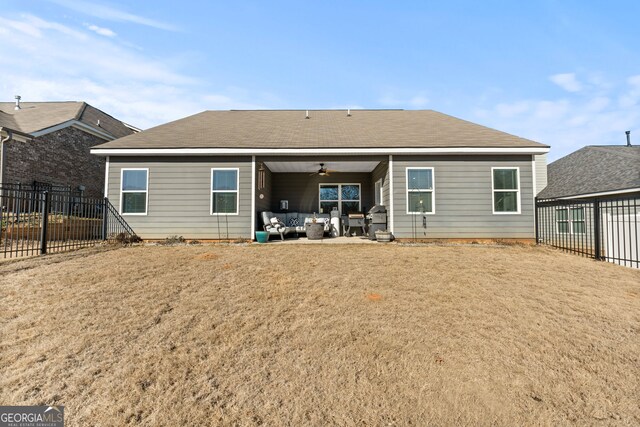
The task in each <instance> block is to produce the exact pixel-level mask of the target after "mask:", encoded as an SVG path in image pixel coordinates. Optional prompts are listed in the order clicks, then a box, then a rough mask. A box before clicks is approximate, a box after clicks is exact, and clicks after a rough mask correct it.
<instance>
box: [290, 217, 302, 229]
mask: <svg viewBox="0 0 640 427" xmlns="http://www.w3.org/2000/svg"><path fill="white" fill-rule="evenodd" d="M299 223H300V221H298V217H297V216H295V217H291V218H289V222H288V224H289V227H297V226H298V224H299Z"/></svg>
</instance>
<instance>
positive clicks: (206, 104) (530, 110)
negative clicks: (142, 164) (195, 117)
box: [0, 0, 640, 160]
mask: <svg viewBox="0 0 640 427" xmlns="http://www.w3.org/2000/svg"><path fill="white" fill-rule="evenodd" d="M639 16H640V2H636V1H615V0H614V1H609V2H600V1H534V0H532V1H529V2H515V1H513V2H509V1H483V2H478V1H447V2H434V1H415V2H411V1H404V2H402V1H398V2H396V1H321V2H320V1H318V2H308V1H307V2H301V1H295V2H293V1H292V2H289V1H271V2H266V1H253V2H245V1H235V2H188V1H183V2H179V3H177V2H167V1H159V0H156V1H137V2H118V1H102V0H96V1H92V2H86V1H79V0H39V1H30V0H22V1H4V0H0V37H1V39H2V43H0V57H1V58H3V63H2V65H0V99H2V100H8V101H11V100H13V96H14V95H16V94H20V95H22V97H23V100H25V101H57V100H84V101H87V102H89V103H91V104H92V105H94V106H96V107H98V108H101V109H103V110H104V111H106V112H108V113H110V114H112V115H113V116H115V117H118V118H120V119H122V120H125V121H127V122H129V123H131V124H133V125H136V126H139V127H142V128H147V127H151V126H154V125H157V124H161V123H164V122H167V121H170V120H175V119H178V118H181V117H184V116H187V115H190V114H194V113H196V112H199V111H202V110H206V109H210V110H215V109H230V108H235V109H253V108H274V109H283V108H298V109H318V108H347V107H351V108H404V109H434V110H437V111H441V112H444V113H447V114H451V115H453V116H456V117H460V118H463V119H466V120H470V121H473V122H476V123H480V124H483V125H486V126H490V127H494V128H497V129H499V130H503V131H506V132H510V133H513V134H516V135H519V136H522V137H525V138H530V139H533V140H536V141H540V142H543V143H545V144H549V145H551V146H552V151H551V154H550V159H551V160H553V159H557V158H559V157H561V156H563V155H566V154H568V153H570V152H572V151H574V150H576V149H578V148H580V147H582V146H584V145H590V144H623V143H624V142H625V135H624V131H626V130H631V131H632V140H635V141H637V142H638V143H639V144H640V25H638V17H639ZM634 135H635V136H634Z"/></svg>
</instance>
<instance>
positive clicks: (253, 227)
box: [249, 156, 256, 240]
mask: <svg viewBox="0 0 640 427" xmlns="http://www.w3.org/2000/svg"><path fill="white" fill-rule="evenodd" d="M255 238H256V156H251V236H250V237H249V239H251V240H255Z"/></svg>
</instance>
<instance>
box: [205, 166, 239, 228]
mask: <svg viewBox="0 0 640 427" xmlns="http://www.w3.org/2000/svg"><path fill="white" fill-rule="evenodd" d="M231 170H233V171H236V189H235V193H236V211H235V212H233V213H227V212H213V193H233V192H234V190H214V189H213V172H214V171H231ZM209 215H211V216H223V215H240V168H211V175H209Z"/></svg>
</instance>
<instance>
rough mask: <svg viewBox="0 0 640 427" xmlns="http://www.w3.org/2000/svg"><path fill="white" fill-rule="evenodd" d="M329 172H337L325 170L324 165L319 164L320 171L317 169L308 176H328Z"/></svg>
mask: <svg viewBox="0 0 640 427" xmlns="http://www.w3.org/2000/svg"><path fill="white" fill-rule="evenodd" d="M330 172H338V171H334V170H331V169H327V168H325V167H324V163H320V169H318V170H317V171H316V172H312V173H310V174H309V175H316V174H318V175H319V176H329V173H330Z"/></svg>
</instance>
